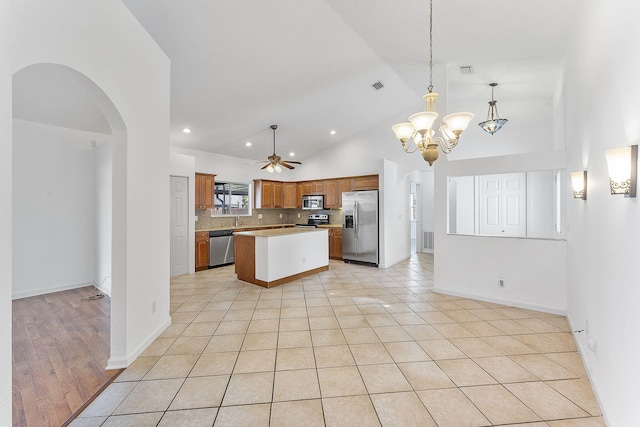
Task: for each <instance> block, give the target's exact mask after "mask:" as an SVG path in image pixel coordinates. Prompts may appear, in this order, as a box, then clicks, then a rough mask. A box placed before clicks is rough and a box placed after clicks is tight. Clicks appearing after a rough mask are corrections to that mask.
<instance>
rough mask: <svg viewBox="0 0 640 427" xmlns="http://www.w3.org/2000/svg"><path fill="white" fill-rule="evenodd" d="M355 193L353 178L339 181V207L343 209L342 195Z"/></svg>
mask: <svg viewBox="0 0 640 427" xmlns="http://www.w3.org/2000/svg"><path fill="white" fill-rule="evenodd" d="M349 191H353V179H352V178H340V179H338V206H339V207H342V193H348V192H349Z"/></svg>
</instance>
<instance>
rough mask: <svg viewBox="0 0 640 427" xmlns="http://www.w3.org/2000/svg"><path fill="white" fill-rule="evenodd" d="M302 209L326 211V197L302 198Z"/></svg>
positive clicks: (312, 196) (320, 195) (319, 195)
mask: <svg viewBox="0 0 640 427" xmlns="http://www.w3.org/2000/svg"><path fill="white" fill-rule="evenodd" d="M302 209H324V196H323V195H322V194H318V195H308V196H302Z"/></svg>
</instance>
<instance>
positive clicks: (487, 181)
mask: <svg viewBox="0 0 640 427" xmlns="http://www.w3.org/2000/svg"><path fill="white" fill-rule="evenodd" d="M479 199H480V234H486V235H490V236H500V235H501V234H502V211H503V209H502V175H482V176H480V198H479Z"/></svg>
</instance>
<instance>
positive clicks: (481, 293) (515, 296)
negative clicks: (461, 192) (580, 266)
mask: <svg viewBox="0 0 640 427" xmlns="http://www.w3.org/2000/svg"><path fill="white" fill-rule="evenodd" d="M564 162H565V153H564V151H546V152H539V153H530V154H519V155H513V156H501V157H491V158H484V159H473V160H471V159H470V160H458V161H448V160H446V159H441V160H438V163H437V164H436V169H435V209H436V212H435V220H436V225H435V232H436V236H435V238H436V245H437V246H436V247H437V250H436V251H435V258H434V265H435V274H434V281H435V287H434V290H437V291H439V292H443V293H449V294H453V295H461V296H466V297H471V298H479V299H483V300H487V301H493V302H499V303H504V304H510V305H515V306H519V307H526V308H532V309H537V310H543V311H549V312H552V313H564V312H565V309H566V280H567V268H566V257H567V254H566V246H567V245H566V242H565V241H564V240H540V239H520V238H501V237H482V236H460V235H449V234H447V180H448V177H449V176H466V175H485V174H491V173H507V172H517V171H529V170H542V169H559V168H563V165H564ZM498 276H504V278H505V286H504V287H500V286H499V285H498Z"/></svg>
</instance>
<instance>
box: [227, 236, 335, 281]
mask: <svg viewBox="0 0 640 427" xmlns="http://www.w3.org/2000/svg"><path fill="white" fill-rule="evenodd" d="M234 236H235V271H236V274H237V275H238V279H239V280H243V281H245V282H249V283H253V284H255V285H259V286H263V287H265V288H271V287H274V286H277V285H281V284H283V283H287V282H291V281H293V280H297V279H300V278H302V277H305V276H309V275H311V274H316V273H319V272H321V271H325V270H328V269H329V235H328V230H327V229H326V228H325V229H323V228H279V229H271V230H257V231H242V232H237V233H234Z"/></svg>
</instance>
